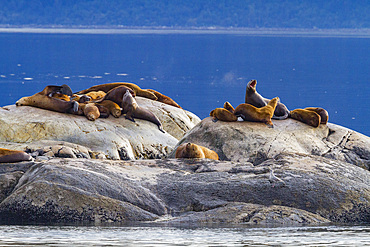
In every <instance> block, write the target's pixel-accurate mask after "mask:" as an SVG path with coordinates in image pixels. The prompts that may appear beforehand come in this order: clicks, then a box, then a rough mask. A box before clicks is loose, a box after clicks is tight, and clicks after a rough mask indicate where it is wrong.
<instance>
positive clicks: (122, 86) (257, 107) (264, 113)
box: [0, 80, 329, 163]
mask: <svg viewBox="0 0 370 247" xmlns="http://www.w3.org/2000/svg"><path fill="white" fill-rule="evenodd" d="M256 86H257V81H256V80H251V81H249V82H248V84H247V88H246V94H245V103H242V104H240V105H238V106H237V107H236V108H235V109H234V107H233V106H232V105H231V104H230V103H229V102H225V103H224V105H223V108H216V109H214V110H212V111H211V112H210V116H212V117H213V121H214V122H216V121H218V120H220V121H225V122H236V121H238V118H241V119H242V120H243V121H252V122H262V123H265V124H266V125H267V126H268V127H271V128H272V127H273V126H274V125H273V123H272V121H271V119H276V120H283V119H286V118H288V117H291V118H293V119H296V120H298V121H301V122H303V123H306V124H308V125H310V126H313V127H318V126H319V125H320V124H326V123H327V122H328V118H329V115H328V112H327V111H326V110H325V109H323V108H321V107H307V108H305V109H295V110H293V111H289V110H288V108H287V107H286V106H285V105H284V104H282V103H281V102H280V99H279V98H278V97H275V98H273V99H271V100H270V99H267V98H264V97H262V96H261V95H260V94H259V93H258V92H257V90H256ZM136 96H141V97H145V98H148V99H151V100H156V101H159V102H162V103H165V104H168V105H172V106H174V107H178V108H181V107H180V106H179V105H178V104H177V103H176V102H175V101H174V100H173V99H171V98H170V97H168V96H166V95H163V94H161V93H160V92H157V91H155V90H153V89H141V88H140V87H139V86H137V85H136V84H133V83H126V82H116V83H106V84H101V85H96V86H92V87H90V88H88V89H85V90H81V91H79V92H77V93H73V92H72V90H71V88H70V87H69V86H68V85H62V86H46V87H45V88H44V90H42V91H41V92H39V93H36V94H34V95H32V96H29V97H23V98H21V99H20V100H18V101H17V102H16V105H17V106H24V105H27V106H35V107H39V108H43V109H47V110H52V111H57V112H61V113H70V114H76V115H84V116H85V117H86V118H87V119H88V120H91V121H95V120H96V119H98V118H99V117H100V118H107V117H109V116H110V115H112V116H113V117H116V118H118V117H120V116H121V115H125V118H126V119H128V120H130V121H133V122H135V118H138V119H143V120H147V121H150V122H152V123H154V124H155V125H157V126H158V129H159V130H160V131H162V132H164V130H163V128H162V124H161V122H160V121H159V119H158V118H157V116H155V115H154V114H153V113H152V112H150V111H149V110H147V109H145V108H143V107H141V106H139V105H138V103H137V101H136V99H135V97H136ZM175 157H176V158H208V159H214V160H218V159H219V157H218V154H217V153H216V152H215V151H213V150H210V149H208V148H206V147H203V146H201V145H198V144H195V143H184V144H182V145H180V146H179V147H178V148H177V149H176V154H175ZM30 159H31V157H30V155H28V154H27V153H25V152H23V151H15V150H9V149H2V148H0V163H1V162H17V161H24V160H30Z"/></svg>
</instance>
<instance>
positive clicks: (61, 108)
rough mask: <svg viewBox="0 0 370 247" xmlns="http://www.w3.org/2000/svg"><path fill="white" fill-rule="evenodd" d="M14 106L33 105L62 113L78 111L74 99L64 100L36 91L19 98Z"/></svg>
mask: <svg viewBox="0 0 370 247" xmlns="http://www.w3.org/2000/svg"><path fill="white" fill-rule="evenodd" d="M15 105H16V106H34V107H38V108H42V109H46V110H51V111H56V112H62V113H75V112H77V111H78V103H77V102H76V101H65V100H61V99H57V98H53V97H49V96H47V95H43V94H40V93H37V94H35V95H32V96H29V97H23V98H21V99H19V100H18V101H17V102H16V103H15Z"/></svg>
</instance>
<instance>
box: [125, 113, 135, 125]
mask: <svg viewBox="0 0 370 247" xmlns="http://www.w3.org/2000/svg"><path fill="white" fill-rule="evenodd" d="M125 118H126V119H128V120H130V121H132V122H134V123H135V119H134V118H133V117H129V116H127V114H126V116H125Z"/></svg>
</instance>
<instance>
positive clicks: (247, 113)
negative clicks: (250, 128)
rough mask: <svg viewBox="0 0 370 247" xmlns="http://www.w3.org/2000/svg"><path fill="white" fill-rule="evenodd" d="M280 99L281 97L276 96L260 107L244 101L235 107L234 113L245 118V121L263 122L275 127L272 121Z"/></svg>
mask: <svg viewBox="0 0 370 247" xmlns="http://www.w3.org/2000/svg"><path fill="white" fill-rule="evenodd" d="M278 101H279V97H275V98H273V99H272V100H270V101H269V102H268V104H267V105H266V106H263V107H260V108H257V107H255V106H253V105H250V104H246V103H243V104H240V105H238V106H237V107H236V108H235V111H234V114H235V116H237V117H241V118H243V120H244V121H252V122H263V123H265V124H266V125H268V126H269V127H270V128H273V127H274V125H273V123H272V122H271V118H272V116H273V115H274V111H275V108H276V105H277V103H278Z"/></svg>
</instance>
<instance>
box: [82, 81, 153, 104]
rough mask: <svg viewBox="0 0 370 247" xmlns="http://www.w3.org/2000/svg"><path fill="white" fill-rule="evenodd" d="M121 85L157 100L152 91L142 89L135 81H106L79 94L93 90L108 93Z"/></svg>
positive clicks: (136, 93) (137, 93) (139, 94)
mask: <svg viewBox="0 0 370 247" xmlns="http://www.w3.org/2000/svg"><path fill="white" fill-rule="evenodd" d="M119 86H126V87H128V88H130V89H131V90H133V91H134V92H135V95H137V96H141V97H145V98H148V99H151V100H157V97H156V96H155V95H154V94H153V93H152V92H149V91H147V90H143V89H141V88H140V87H139V86H138V85H136V84H133V83H128V82H113V83H106V84H101V85H95V86H92V87H90V88H88V89H85V90H82V91H79V92H78V93H77V94H86V93H89V92H92V91H103V92H106V93H108V92H109V91H110V90H112V89H114V88H116V87H119Z"/></svg>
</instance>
